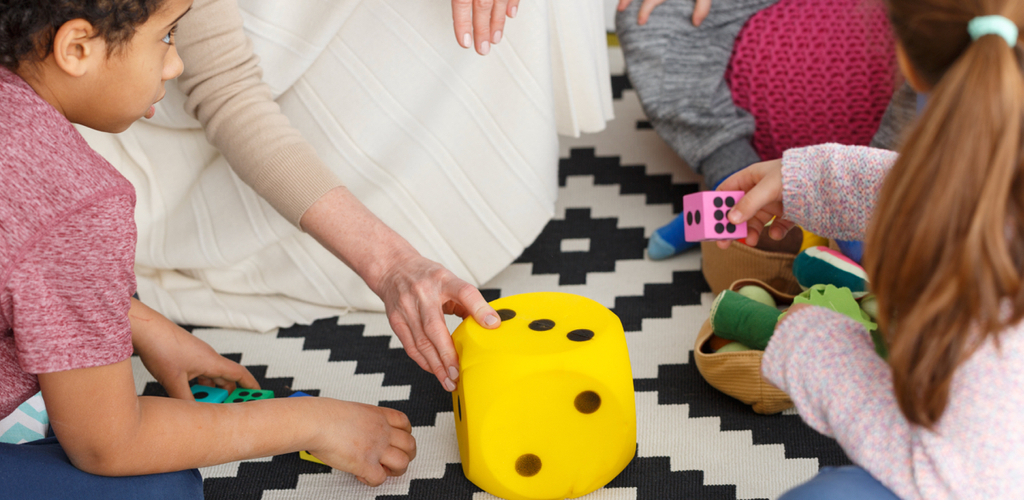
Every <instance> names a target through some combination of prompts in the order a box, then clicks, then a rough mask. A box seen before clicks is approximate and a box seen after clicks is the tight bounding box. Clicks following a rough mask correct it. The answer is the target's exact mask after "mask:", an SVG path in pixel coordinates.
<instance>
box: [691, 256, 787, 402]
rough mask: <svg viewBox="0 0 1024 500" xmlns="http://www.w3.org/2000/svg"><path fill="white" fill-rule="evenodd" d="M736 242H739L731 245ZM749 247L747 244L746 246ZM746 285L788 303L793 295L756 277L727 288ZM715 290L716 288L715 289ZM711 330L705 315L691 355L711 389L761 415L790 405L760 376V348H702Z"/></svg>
mask: <svg viewBox="0 0 1024 500" xmlns="http://www.w3.org/2000/svg"><path fill="white" fill-rule="evenodd" d="M733 246H740V245H733ZM746 248H750V247H746ZM747 285H757V286H759V287H761V288H764V289H765V290H767V291H768V293H770V294H771V295H772V297H773V298H774V299H775V302H776V303H778V304H790V303H792V302H793V297H794V295H791V294H786V293H782V292H779V291H778V290H776V289H775V288H774V287H772V286H770V285H768V284H766V283H765V282H763V281H760V280H756V279H742V280H738V281H735V282H733V283H732V285H730V286H729V289H730V290H733V291H737V290H739V289H740V288H742V287H744V286H747ZM716 293H717V292H716ZM713 334H714V332H713V331H712V329H711V319H710V318H708V319H707V320H706V321H705V322H704V325H703V326H701V329H700V332H699V333H698V334H697V343H696V345H694V347H693V356H694V359H695V361H696V364H697V371H699V372H700V374H701V376H703V377H704V380H707V382H708V383H709V384H711V386H712V387H714V388H715V389H718V390H719V391H722V392H724V393H725V394H728V395H730V396H732V397H734V398H736V399H738V400H740V401H742V402H743V403H745V404H748V405H751V407H752V408H753V410H754V411H755V412H757V413H760V414H763V415H770V414H773V413H778V412H780V411H783V410H786V409H789V408H792V407H793V401H791V400H790V399H789V396H787V395H786V393H784V392H782V391H781V390H779V389H777V388H776V387H775V386H773V385H771V384H769V383H768V382H766V381H765V380H764V378H762V377H761V356H763V355H764V351H740V352H723V353H716V352H711V351H710V350H707V351H706V350H705V344H707V343H708V341H709V340H710V339H711V336H712V335H713Z"/></svg>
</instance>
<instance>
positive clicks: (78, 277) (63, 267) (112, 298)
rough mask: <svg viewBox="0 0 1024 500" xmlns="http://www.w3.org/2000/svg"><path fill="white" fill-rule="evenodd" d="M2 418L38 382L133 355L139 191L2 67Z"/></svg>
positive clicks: (0, 351)
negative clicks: (42, 375) (47, 375)
mask: <svg viewBox="0 0 1024 500" xmlns="http://www.w3.org/2000/svg"><path fill="white" fill-rule="evenodd" d="M0 110H2V112H0V418H3V417H5V416H7V415H8V414H10V413H11V412H12V411H14V409H15V408H17V407H18V405H20V404H21V403H22V402H24V401H25V400H26V399H28V398H29V397H31V396H32V395H33V394H35V393H36V392H38V391H39V382H38V379H37V377H36V375H37V374H39V373H49V372H56V371H65V370H72V369H76V368H87V367H93V366H102V365H107V364H111V363H115V362H117V361H121V360H124V359H127V358H128V356H131V354H132V342H131V330H130V325H129V322H128V308H129V307H130V305H131V302H130V301H131V295H132V294H133V293H134V292H135V273H134V269H133V263H134V259H135V219H134V215H133V210H134V208H135V190H134V189H133V188H132V185H131V184H130V183H129V182H128V180H127V179H125V178H124V177H122V176H121V174H119V173H118V172H117V171H116V170H114V167H113V166H111V165H110V164H109V163H107V161H106V160H104V159H103V158H102V157H101V156H100V155H99V154H97V153H96V152H95V151H93V150H92V149H91V148H89V145H88V144H86V142H85V139H84V138H83V137H82V136H81V135H80V134H79V133H78V131H77V130H75V128H74V127H73V126H72V125H71V122H69V121H68V120H67V119H66V118H64V116H63V115H61V114H60V113H59V112H58V111H57V110H56V109H54V108H53V106H51V105H49V104H48V103H47V102H46V101H44V100H43V99H41V98H40V97H39V96H38V95H37V94H36V93H35V91H33V90H32V87H30V86H29V85H28V84H27V83H25V81H24V80H22V79H21V78H20V77H18V76H17V75H15V74H14V73H11V72H10V71H8V70H7V69H4V68H2V67H0Z"/></svg>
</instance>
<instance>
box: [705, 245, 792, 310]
mask: <svg viewBox="0 0 1024 500" xmlns="http://www.w3.org/2000/svg"><path fill="white" fill-rule="evenodd" d="M801 233H802V232H801V231H800V230H798V229H797V228H793V230H791V231H790V235H787V238H786V240H788V241H786V240H784V241H783V242H777V244H776V246H773V248H771V249H765V248H754V247H750V246H747V245H744V244H742V243H736V242H734V243H733V244H732V245H729V248H727V249H725V250H722V249H721V248H718V245H717V244H716V243H715V242H714V241H702V242H701V244H700V251H701V258H702V259H703V262H702V263H701V270H702V271H703V272H704V279H705V280H707V282H708V285H709V286H710V287H711V293H713V294H715V295H718V294H719V293H722V290H725V289H727V288H729V285H731V284H732V283H733V282H734V281H736V280H741V279H755V280H758V281H762V282H764V283H766V284H767V285H768V286H769V287H771V288H774V289H776V290H778V291H780V292H782V293H784V294H789V295H796V294H798V293H800V292H802V291H803V290H802V289H801V288H800V284H799V283H797V281H796V277H794V276H793V260H795V259H796V255H797V253H798V252H799V251H800V241H801V239H802V236H801ZM791 235H792V236H791ZM761 240H762V241H761V244H766V243H768V240H769V238H768V235H767V233H762V234H761Z"/></svg>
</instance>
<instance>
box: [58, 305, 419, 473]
mask: <svg viewBox="0 0 1024 500" xmlns="http://www.w3.org/2000/svg"><path fill="white" fill-rule="evenodd" d="M130 315H131V321H132V333H133V343H134V345H135V348H136V350H137V351H138V352H139V353H140V355H141V356H142V357H143V360H144V363H145V364H146V366H147V368H149V369H150V370H151V371H153V372H154V376H156V377H157V379H158V380H160V382H161V383H162V384H164V386H165V388H166V389H167V390H168V392H169V393H170V394H171V395H172V396H175V397H176V398H178V399H172V398H156V397H139V396H137V395H136V394H135V383H134V380H133V377H132V367H131V361H130V360H125V361H122V362H119V363H115V364H112V365H107V366H100V367H93V368H81V369H76V370H68V371H64V372H56V373H47V374H40V375H39V383H40V386H41V388H42V391H43V398H44V400H45V402H46V406H47V411H48V413H49V416H50V422H51V425H53V429H54V433H55V434H56V435H57V438H58V439H59V440H60V442H61V444H62V446H63V447H64V449H65V451H66V452H67V453H68V456H69V457H70V459H71V461H72V463H74V464H75V466H77V467H78V468H80V469H82V470H85V471H87V472H91V473H94V474H100V475H108V476H123V475H137V474H149V473H157V472H167V471H174V470H182V469H188V468H194V467H203V466H208V465H215V464H219V463H225V462H231V461H235V460H241V459H246V458H256V457H262V456H269V455H275V454H281V453H288V452H293V451H298V450H309V451H310V452H311V453H313V454H314V455H315V456H316V457H317V458H319V459H321V460H322V461H324V462H325V463H327V464H329V465H331V466H333V467H335V468H337V469H340V470H344V471H347V472H351V473H353V474H355V475H356V476H357V477H358V478H359V479H360V480H361V481H363V482H364V483H366V484H370V485H374V486H375V485H379V484H381V483H382V482H383V481H384V479H385V478H386V477H387V475H400V474H402V473H404V472H405V469H406V467H407V466H408V463H409V461H410V460H412V458H413V457H415V455H416V443H415V440H414V439H413V437H412V434H411V430H412V428H411V426H410V424H409V420H408V418H406V416H405V415H404V414H403V413H401V412H398V411H395V410H391V409H388V408H379V407H376V406H369V405H364V404H359V403H351V402H346V401H338V400H335V399H329V398H288V399H279V400H264V401H252V402H247V403H232V404H209V403H196V402H195V401H194V400H192V395H191V392H190V391H189V388H188V380H190V379H191V378H193V377H195V376H200V375H202V376H206V377H209V378H210V379H211V380H212V381H213V382H214V383H216V384H217V385H221V386H222V387H224V386H229V385H231V384H233V383H234V382H236V381H237V382H238V383H239V384H240V385H242V386H244V387H256V386H257V384H256V381H255V379H253V377H252V375H251V374H250V373H249V372H248V370H246V369H245V368H243V367H242V366H240V365H238V364H237V363H234V362H233V361H230V360H228V359H226V358H223V357H222V356H220V355H219V354H217V353H216V352H214V351H213V349H211V348H210V347H209V345H207V344H206V343H205V342H202V341H201V340H199V339H197V338H195V337H193V336H192V335H191V334H189V333H188V332H185V331H184V330H183V329H181V328H180V327H178V326H177V325H174V324H173V323H171V322H170V321H169V320H167V319H166V318H164V317H163V316H161V315H160V314H159V313H156V312H155V311H153V310H152V309H149V308H148V307H146V306H144V305H143V304H141V303H140V302H137V301H133V304H132V308H131V310H130Z"/></svg>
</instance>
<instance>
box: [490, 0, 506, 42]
mask: <svg viewBox="0 0 1024 500" xmlns="http://www.w3.org/2000/svg"><path fill="white" fill-rule="evenodd" d="M507 12H508V0H495V1H494V7H493V8H492V9H491V43H492V44H495V45H497V44H498V42H500V41H501V36H502V34H503V33H504V32H505V14H506V13H507Z"/></svg>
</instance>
